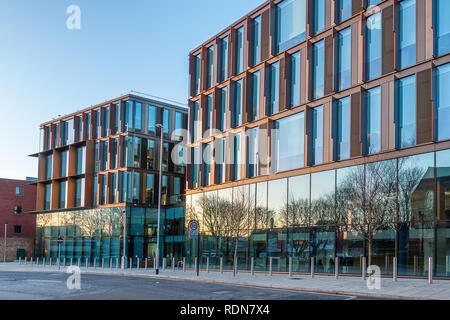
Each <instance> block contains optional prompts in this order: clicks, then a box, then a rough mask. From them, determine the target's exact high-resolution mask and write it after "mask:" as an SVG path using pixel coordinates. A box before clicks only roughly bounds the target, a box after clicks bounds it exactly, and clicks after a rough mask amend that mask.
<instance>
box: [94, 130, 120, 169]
mask: <svg viewBox="0 0 450 320" xmlns="http://www.w3.org/2000/svg"><path fill="white" fill-rule="evenodd" d="M126 139H127V137H125V138H124V145H125V143H126ZM123 150H124V151H126V148H124V149H123ZM125 160H126V157H123V160H122V161H125ZM99 166H100V161H99V160H98V142H95V143H94V173H95V172H97V171H98V169H99Z"/></svg>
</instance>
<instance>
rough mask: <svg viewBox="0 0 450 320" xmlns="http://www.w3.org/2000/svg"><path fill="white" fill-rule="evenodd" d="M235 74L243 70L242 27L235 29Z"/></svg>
mask: <svg viewBox="0 0 450 320" xmlns="http://www.w3.org/2000/svg"><path fill="white" fill-rule="evenodd" d="M235 57H236V65H235V69H234V71H235V74H239V73H241V72H242V71H244V27H240V28H239V29H237V30H236V52H235Z"/></svg>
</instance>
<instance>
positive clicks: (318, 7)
mask: <svg viewBox="0 0 450 320" xmlns="http://www.w3.org/2000/svg"><path fill="white" fill-rule="evenodd" d="M312 5H313V10H314V23H313V33H314V34H317V33H320V32H322V31H323V29H324V28H325V0H314V1H313V2H312Z"/></svg>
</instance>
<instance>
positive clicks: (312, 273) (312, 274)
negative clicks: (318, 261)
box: [311, 258, 314, 278]
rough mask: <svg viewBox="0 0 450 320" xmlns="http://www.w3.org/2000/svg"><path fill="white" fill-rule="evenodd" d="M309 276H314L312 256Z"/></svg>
mask: <svg viewBox="0 0 450 320" xmlns="http://www.w3.org/2000/svg"><path fill="white" fill-rule="evenodd" d="M311 278H314V258H311Z"/></svg>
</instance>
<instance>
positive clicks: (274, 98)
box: [266, 62, 280, 116]
mask: <svg viewBox="0 0 450 320" xmlns="http://www.w3.org/2000/svg"><path fill="white" fill-rule="evenodd" d="M267 71H268V76H269V79H270V80H269V84H270V87H269V88H268V90H267V92H268V94H269V96H268V99H267V106H266V115H268V116H270V115H271V114H274V113H277V112H278V110H279V105H278V102H279V94H280V92H279V91H280V63H279V62H275V63H273V64H271V65H270V66H268V70H267Z"/></svg>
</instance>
